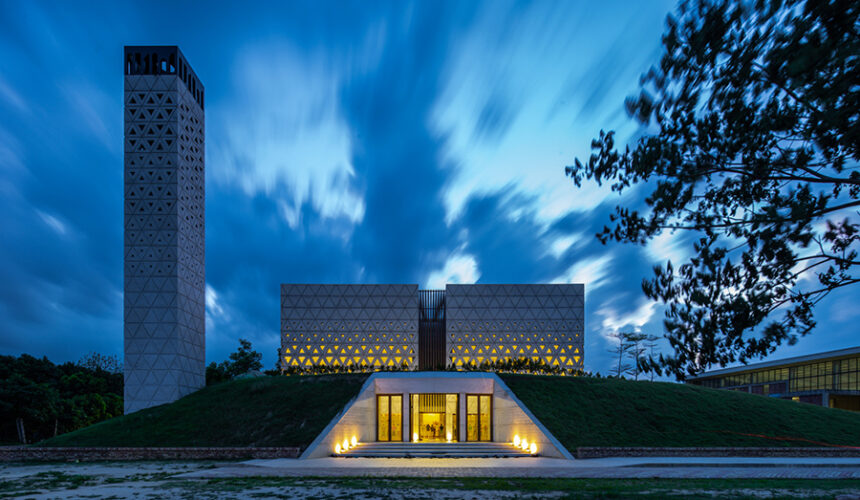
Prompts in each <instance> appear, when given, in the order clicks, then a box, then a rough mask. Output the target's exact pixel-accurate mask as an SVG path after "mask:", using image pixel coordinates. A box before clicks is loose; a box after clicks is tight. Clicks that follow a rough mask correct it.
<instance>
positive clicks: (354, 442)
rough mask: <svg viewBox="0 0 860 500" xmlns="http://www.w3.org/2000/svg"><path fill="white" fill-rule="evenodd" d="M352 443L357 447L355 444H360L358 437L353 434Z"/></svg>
mask: <svg viewBox="0 0 860 500" xmlns="http://www.w3.org/2000/svg"><path fill="white" fill-rule="evenodd" d="M350 444H351V445H352V446H353V447H355V445H357V444H358V439H357V438H356V437H355V436H352V441H350Z"/></svg>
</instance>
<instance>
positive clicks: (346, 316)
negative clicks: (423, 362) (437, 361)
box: [281, 284, 418, 369]
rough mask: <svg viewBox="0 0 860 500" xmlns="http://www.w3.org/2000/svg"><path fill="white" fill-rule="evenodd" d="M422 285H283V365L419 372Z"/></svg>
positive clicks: (285, 366)
mask: <svg viewBox="0 0 860 500" xmlns="http://www.w3.org/2000/svg"><path fill="white" fill-rule="evenodd" d="M417 352H418V285H304V284H302V285H281V366H282V367H284V368H288V367H291V366H299V367H304V368H308V367H311V366H316V365H319V366H349V365H352V366H356V367H373V368H377V369H378V368H383V367H400V366H402V365H404V364H405V365H406V366H407V367H408V368H409V369H415V367H416V364H417V360H418V357H417Z"/></svg>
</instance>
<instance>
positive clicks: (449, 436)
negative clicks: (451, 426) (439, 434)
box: [446, 432, 451, 443]
mask: <svg viewBox="0 0 860 500" xmlns="http://www.w3.org/2000/svg"><path fill="white" fill-rule="evenodd" d="M446 437H447V438H448V442H449V443H450V442H451V433H450V432H449V433H448V435H447V436H446Z"/></svg>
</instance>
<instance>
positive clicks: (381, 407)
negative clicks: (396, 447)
mask: <svg viewBox="0 0 860 500" xmlns="http://www.w3.org/2000/svg"><path fill="white" fill-rule="evenodd" d="M376 439H377V440H378V441H403V396H401V395H400V394H380V395H378V396H376Z"/></svg>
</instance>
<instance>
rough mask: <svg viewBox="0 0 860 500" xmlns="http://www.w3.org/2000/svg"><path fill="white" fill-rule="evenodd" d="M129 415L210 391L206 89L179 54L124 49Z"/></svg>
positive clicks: (156, 49) (169, 49) (153, 49)
mask: <svg viewBox="0 0 860 500" xmlns="http://www.w3.org/2000/svg"><path fill="white" fill-rule="evenodd" d="M123 63H124V72H125V127H124V134H125V138H124V139H125V140H124V142H125V146H124V149H125V201H124V205H125V209H124V212H125V226H124V229H125V259H124V304H125V305H124V353H125V359H124V371H125V412H126V413H131V412H134V411H137V410H140V409H143V408H148V407H150V406H155V405H159V404H164V403H169V402H171V401H175V400H176V399H178V398H180V397H182V396H184V395H186V394H188V393H190V392H193V391H195V390H197V389H199V388H201V387H203V386H204V385H205V358H204V345H205V331H206V320H205V230H204V221H205V211H204V138H205V131H204V114H203V86H202V85H201V84H200V82H199V80H198V79H197V78H196V76H195V75H194V72H193V70H191V68H190V66H188V64H187V62H186V61H185V59H184V57H183V56H182V54H181V52H180V51H179V49H178V48H176V47H126V50H125V58H124V61H123Z"/></svg>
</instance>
